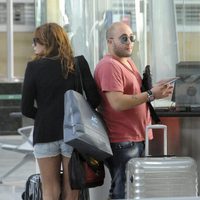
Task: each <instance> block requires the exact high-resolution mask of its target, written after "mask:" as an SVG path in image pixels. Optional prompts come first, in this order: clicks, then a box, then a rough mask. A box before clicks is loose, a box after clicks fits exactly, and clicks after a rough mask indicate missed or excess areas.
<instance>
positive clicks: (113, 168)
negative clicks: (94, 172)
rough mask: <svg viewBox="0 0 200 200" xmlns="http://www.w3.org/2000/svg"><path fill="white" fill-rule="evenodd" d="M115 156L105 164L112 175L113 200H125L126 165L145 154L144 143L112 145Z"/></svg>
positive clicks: (111, 193)
mask: <svg viewBox="0 0 200 200" xmlns="http://www.w3.org/2000/svg"><path fill="white" fill-rule="evenodd" d="M111 148H112V151H113V156H112V157H110V158H108V159H106V161H105V164H106V166H107V167H108V169H109V171H110V175H111V179H112V182H111V189H110V198H111V199H125V183H126V174H125V170H126V163H127V162H128V161H129V160H130V159H131V158H135V157H141V156H142V155H143V152H144V142H119V143H111Z"/></svg>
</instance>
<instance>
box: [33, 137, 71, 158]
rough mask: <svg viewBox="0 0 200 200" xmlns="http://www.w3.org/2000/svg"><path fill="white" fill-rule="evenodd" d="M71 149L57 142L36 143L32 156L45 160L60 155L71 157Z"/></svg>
mask: <svg viewBox="0 0 200 200" xmlns="http://www.w3.org/2000/svg"><path fill="white" fill-rule="evenodd" d="M72 150H73V147H71V146H70V145H68V144H66V143H64V142H63V140H58V141H55V142H48V143H37V144H35V145H34V156H35V158H46V157H54V156H57V155H62V156H65V157H71V154H72Z"/></svg>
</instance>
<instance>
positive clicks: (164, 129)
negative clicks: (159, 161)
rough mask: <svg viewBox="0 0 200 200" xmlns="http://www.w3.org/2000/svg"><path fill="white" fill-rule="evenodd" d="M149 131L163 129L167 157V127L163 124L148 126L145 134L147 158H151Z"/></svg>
mask: <svg viewBox="0 0 200 200" xmlns="http://www.w3.org/2000/svg"><path fill="white" fill-rule="evenodd" d="M149 129H163V134H164V155H165V156H167V126H166V125H162V124H155V125H148V126H147V127H146V132H145V156H149V138H148V131H149Z"/></svg>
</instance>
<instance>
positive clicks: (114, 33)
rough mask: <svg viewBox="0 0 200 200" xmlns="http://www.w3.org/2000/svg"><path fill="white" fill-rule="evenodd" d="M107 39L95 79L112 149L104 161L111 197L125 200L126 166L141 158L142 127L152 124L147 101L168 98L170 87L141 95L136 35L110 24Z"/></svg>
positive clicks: (160, 85) (125, 28)
mask: <svg viewBox="0 0 200 200" xmlns="http://www.w3.org/2000/svg"><path fill="white" fill-rule="evenodd" d="M106 40H107V46H108V53H107V54H106V55H105V56H104V57H103V58H102V59H101V60H100V62H99V63H98V64H97V66H96V69H95V73H94V78H95V81H96V83H97V86H98V89H99V91H100V94H101V97H102V104H101V106H102V114H103V117H104V120H105V122H106V125H107V127H108V136H109V139H110V142H111V147H112V150H113V156H112V157H110V158H108V159H107V160H106V161H105V164H106V166H107V167H108V169H109V171H110V174H111V178H112V183H111V188H110V198H111V199H124V198H125V181H126V176H125V168H126V163H127V161H128V160H129V159H131V158H134V157H141V156H142V155H143V152H144V140H145V128H146V126H147V125H149V124H151V116H150V111H149V108H148V106H147V102H151V101H153V100H154V99H161V98H165V97H168V96H169V95H170V94H171V93H172V90H173V88H172V87H171V86H169V85H166V84H165V85H164V84H156V85H155V86H154V87H153V88H152V89H151V90H148V91H145V92H141V86H142V78H141V76H140V74H139V72H138V70H137V67H136V66H135V64H134V62H133V60H132V59H131V55H132V51H133V47H134V43H135V41H136V36H135V35H134V33H133V31H132V30H131V28H130V27H129V26H128V25H127V24H125V23H122V22H116V23H113V24H112V25H111V26H110V27H109V28H108V30H107V32H106ZM152 138H153V135H152V132H151V131H150V132H149V139H152Z"/></svg>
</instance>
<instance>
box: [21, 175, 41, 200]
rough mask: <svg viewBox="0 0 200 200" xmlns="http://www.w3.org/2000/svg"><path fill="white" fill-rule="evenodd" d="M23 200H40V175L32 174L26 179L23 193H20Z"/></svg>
mask: <svg viewBox="0 0 200 200" xmlns="http://www.w3.org/2000/svg"><path fill="white" fill-rule="evenodd" d="M22 199H23V200H42V187H41V180H40V174H32V175H31V176H29V177H28V179H27V181H26V185H25V191H24V192H23V193H22Z"/></svg>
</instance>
